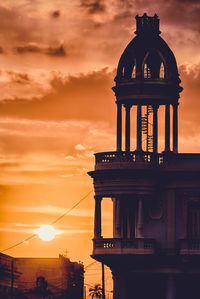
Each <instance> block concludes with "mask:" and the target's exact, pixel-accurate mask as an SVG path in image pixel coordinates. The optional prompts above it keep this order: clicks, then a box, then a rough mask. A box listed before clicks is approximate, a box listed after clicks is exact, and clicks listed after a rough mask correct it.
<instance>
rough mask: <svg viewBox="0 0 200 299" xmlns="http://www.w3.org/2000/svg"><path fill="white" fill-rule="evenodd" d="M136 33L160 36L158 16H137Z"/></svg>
mask: <svg viewBox="0 0 200 299" xmlns="http://www.w3.org/2000/svg"><path fill="white" fill-rule="evenodd" d="M135 18H136V31H135V34H141V33H142V34H146V33H148V34H160V33H161V32H160V30H159V23H160V20H159V18H158V15H157V14H155V15H154V16H153V17H149V16H147V14H146V13H144V14H143V16H141V17H140V16H139V15H136V17H135Z"/></svg>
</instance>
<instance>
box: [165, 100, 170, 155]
mask: <svg viewBox="0 0 200 299" xmlns="http://www.w3.org/2000/svg"><path fill="white" fill-rule="evenodd" d="M169 151H170V105H169V104H167V105H166V106H165V152H169Z"/></svg>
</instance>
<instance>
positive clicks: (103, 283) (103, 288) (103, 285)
mask: <svg viewBox="0 0 200 299" xmlns="http://www.w3.org/2000/svg"><path fill="white" fill-rule="evenodd" d="M101 265H102V295H103V299H105V273H104V263H101Z"/></svg>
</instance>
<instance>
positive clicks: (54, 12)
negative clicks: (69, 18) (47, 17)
mask: <svg viewBox="0 0 200 299" xmlns="http://www.w3.org/2000/svg"><path fill="white" fill-rule="evenodd" d="M51 16H52V17H53V18H55V19H57V18H59V17H60V11H59V10H55V11H53V12H52V13H51Z"/></svg>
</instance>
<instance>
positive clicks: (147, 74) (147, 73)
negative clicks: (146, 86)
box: [144, 63, 151, 79]
mask: <svg viewBox="0 0 200 299" xmlns="http://www.w3.org/2000/svg"><path fill="white" fill-rule="evenodd" d="M144 78H145V79H150V78H151V71H150V68H149V66H148V65H147V64H146V63H145V65H144Z"/></svg>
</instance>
